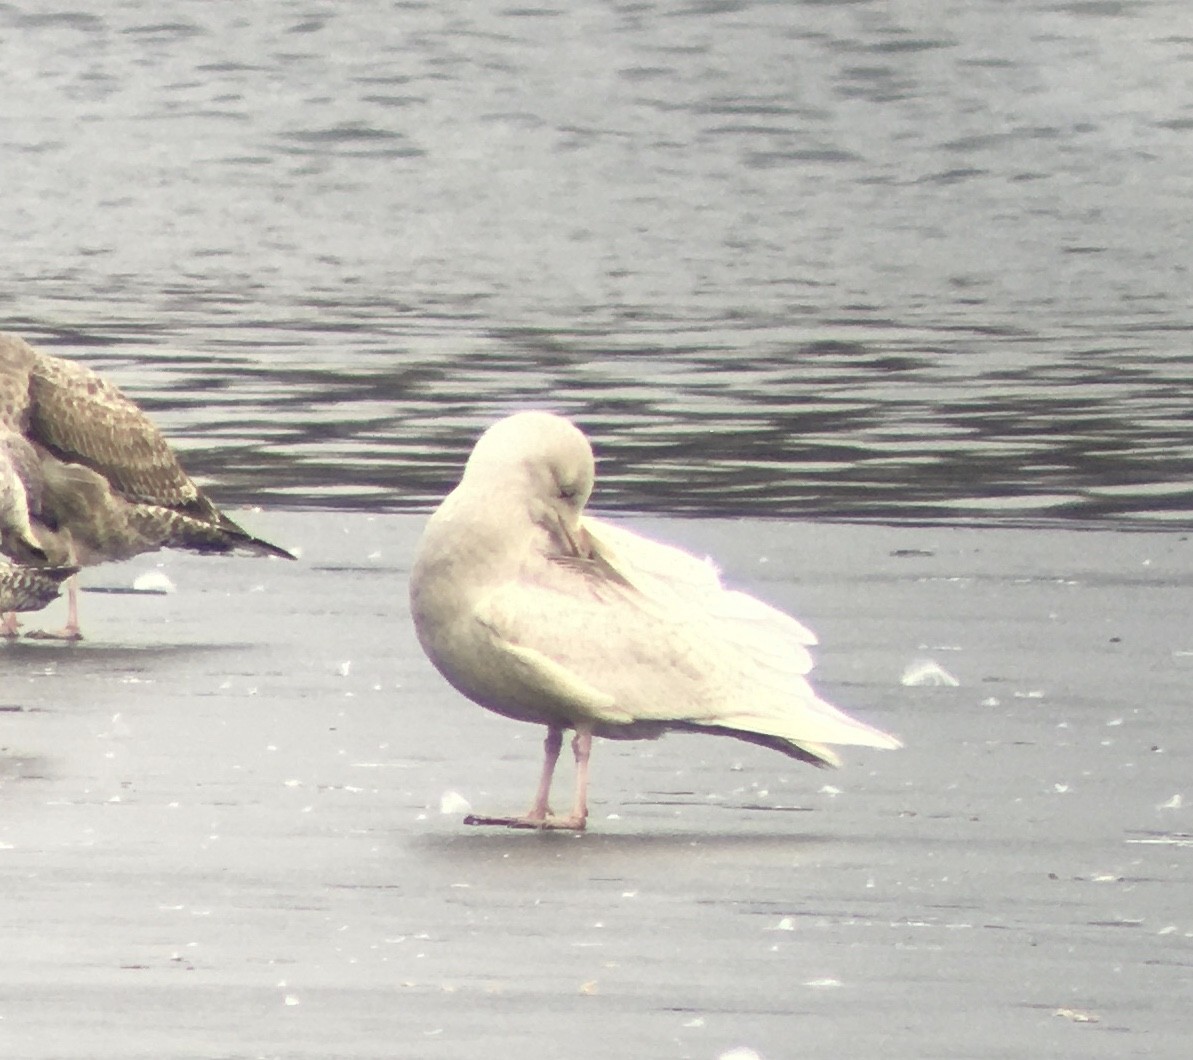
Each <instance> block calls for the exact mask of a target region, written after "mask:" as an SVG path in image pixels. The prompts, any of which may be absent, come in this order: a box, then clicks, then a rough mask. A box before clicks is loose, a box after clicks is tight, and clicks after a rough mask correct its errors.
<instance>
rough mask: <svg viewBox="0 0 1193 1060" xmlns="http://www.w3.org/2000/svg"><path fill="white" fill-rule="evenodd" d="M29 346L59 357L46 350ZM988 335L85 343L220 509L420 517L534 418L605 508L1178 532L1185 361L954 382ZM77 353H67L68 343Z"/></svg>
mask: <svg viewBox="0 0 1193 1060" xmlns="http://www.w3.org/2000/svg"><path fill="white" fill-rule="evenodd" d="M43 341H44V342H45V344H46V345H47V347H48V348H54V341H53V337H52V336H46V337H45V338H44V339H43ZM990 341H993V340H991V339H990V338H989V337H987V336H969V337H965V338H964V339H962V338H958V337H956V336H953V337H951V338H949V339H947V340H942V339H941V338H940V337H937V338H936V339H935V340H931V341H930V340H928V338H927V337H924V338H921V339H920V340H919V341H915V340H913V339H905V338H899V339H897V338H887V339H885V340H876V341H874V342H873V343H866V342H848V341H841V340H834V341H823V342H810V343H806V344H803V345H797V346H792V347H790V348H782V347H776V348H773V349H769V350H766V351H761V350H760V351H751V352H750V353H749V354H746V353H744V352H742V351H732V350H725V349H699V348H686V349H676V348H666V349H649V348H634V349H630V348H628V347H622V348H618V346H617V344H616V339H614V338H613V337H610V336H593V335H567V336H564V335H559V334H545V333H539V332H532V331H525V330H523V331H507V332H503V333H490V334H488V335H486V336H483V337H482V336H476V335H474V336H472V337H471V339H470V342H469V344H470V345H471V346H473V347H474V350H473V352H471V353H468V354H454V353H444V352H442V351H441V350H439V349H433V350H431V351H429V352H414V351H413V350H410V349H406V350H403V349H402V348H400V347H397V348H386V349H362V348H361V347H360V345H359V344H358V343H356V342H355V341H354V340H353V339H352V338H351V337H347V338H345V337H337V338H336V339H335V340H334V341H333V343H332V349H331V351H330V357H331V359H332V360H333V362H334V360H335V359H337V358H341V359H342V360H343V361H345V362H347V361H350V362H351V367H350V368H349V367H344V365H343V364H339V365H337V364H335V363H331V364H327V365H326V366H320V364H319V363H318V361H317V360H316V359H315V358H314V357H313V356H312V354H311V352H310V351H309V350H303V349H301V348H295V349H285V348H280V349H277V350H275V351H272V352H271V353H269V354H268V355H265V356H263V358H262V359H261V360H250V359H249V358H247V357H244V356H242V355H240V354H236V355H228V354H225V353H218V354H215V355H199V354H185V355H183V354H178V353H171V352H168V351H166V352H162V351H154V350H152V349H142V350H138V349H137V348H135V347H132V346H130V345H128V344H121V345H120V346H119V348H118V350H117V351H112V350H107V351H105V350H103V349H102V348H97V347H96V346H95V345H94V344H91V345H87V346H86V350H87V360H88V361H89V362H90V363H92V364H94V365H95V366H97V367H98V368H100V370H102V371H105V372H107V373H108V374H109V375H110V376H112V377H113V378H116V379H119V380H120V381H121V382H122V383H123V384H124V385H125V386H126V388H127V389H129V390H130V392H132V393H133V394H134V395H135V396H136V397H137V399H138V400H140V401H141V402H142V403H143V404H144V405H145V407H146V408H147V409H148V410H149V411H150V412H151V413H152V415H154V417H155V418H156V419H158V420H159V421H160V422H162V423H163V424H164V425H165V426H166V428H167V430H168V431H169V433H170V434H171V436H172V437H173V438H174V439H175V440H176V441H177V443H178V444H179V446H180V448H181V449H182V450H183V451H184V452H185V459H186V463H187V464H188V466H189V467H190V468H191V469H192V471H193V472H195V473H197V474H199V475H200V476H202V477H204V478H206V479H209V480H210V481H211V482H212V483H213V487H214V488H215V490H216V491H217V493H218V495H219V496H220V498H221V500H222V501H224V502H225V503H229V504H252V503H256V504H262V505H265V506H269V507H337V506H342V507H350V508H374V509H401V508H411V507H424V506H427V505H429V504H432V503H435V502H436V501H437V500H438V499H439V498H441V497H442V496H443V494H444V493H445V492H446V490H447V489H449V488H450V487H451V485H452V484H453V483H454V482H455V480H456V479H457V478H458V475H459V472H460V469H461V466H462V464H463V461H464V459H465V458H466V456H467V453H468V450H469V449H470V447H471V445H472V443H473V441H474V440H475V437H476V434H477V432H478V431H479V430H480V429H482V428H483V427H484V426H485V425H486V424H487V423H489V422H491V421H492V420H493V419H494V418H495V417H497V416H498V415H500V414H502V413H503V412H504V411H506V410H509V409H512V408H517V407H523V406H526V405H549V406H550V407H553V408H557V409H560V410H562V411H565V412H568V413H570V414H573V415H574V416H575V417H576V418H577V420H578V421H579V422H580V423H581V424H582V425H583V426H584V427H585V429H586V430H587V431H588V432H589V434H590V435H591V436H592V437H593V438H594V440H595V442H596V447H597V451H598V457H599V461H600V481H599V484H598V493H597V504H598V506H599V507H603V508H610V509H627V510H637V511H655V512H675V513H691V514H721V515H745V514H756V515H770V516H803V517H825V518H846V519H881V520H958V519H1005V520H1016V521H1024V520H1027V521H1034V520H1038V519H1042V518H1053V517H1076V518H1079V519H1085V520H1090V519H1102V518H1106V517H1123V516H1131V517H1136V518H1139V517H1147V518H1149V519H1167V520H1174V519H1175V520H1185V519H1187V518H1188V515H1189V511H1190V509H1191V508H1193V489H1191V488H1190V485H1189V469H1190V463H1191V458H1193V439H1191V436H1190V429H1189V415H1190V414H1189V411H1188V404H1187V397H1188V381H1187V376H1188V371H1189V369H1188V365H1187V364H1186V363H1185V362H1184V361H1183V360H1176V361H1174V362H1173V363H1167V362H1165V361H1163V360H1159V359H1157V358H1151V359H1150V360H1149V361H1146V362H1145V361H1142V360H1141V361H1139V362H1137V363H1134V364H1124V363H1123V362H1124V358H1123V356H1122V353H1121V351H1118V350H1116V351H1113V353H1107V354H1103V353H1101V352H1100V351H1098V350H1088V351H1083V353H1082V354H1081V355H1074V356H1070V357H1066V358H1064V359H1057V358H1056V357H1055V354H1054V353H1048V352H1047V351H1044V354H1043V355H1042V356H1038V357H1037V356H1036V350H1037V349H1038V348H1039V347H1041V346H1042V345H1044V344H1043V343H1042V341H1041V340H1036V341H1035V342H1032V341H1030V340H1029V339H1028V338H1027V337H1025V336H1021V335H1014V334H1007V335H1001V336H997V339H996V341H997V343H998V344H999V346H1000V347H1001V348H1004V349H1005V348H1008V347H1010V348H1013V349H1014V351H1015V354H1014V356H1015V358H1016V359H1018V360H1019V361H1020V364H1019V366H1018V367H1016V366H1014V365H1010V364H1001V365H996V366H992V367H990V368H989V369H988V370H986V371H980V372H974V371H972V370H970V371H964V370H961V371H959V370H958V364H957V362H958V360H959V359H961V358H963V357H964V355H965V353H966V348H967V346H972V347H980V346H981V345H982V344H984V343H988V342H990ZM343 344H347V345H350V346H351V349H352V352H351V354H350V355H348V354H347V353H344V352H343ZM69 345H70V352H72V353H74V352H79V346H78V340H77V339H72V340H71V342H70V344H69ZM1033 346H1034V347H1036V349H1033ZM337 349H339V350H340V352H339V353H337V352H336V350H337ZM62 352H66V351H62ZM328 352H329V351H327V350H326V349H325V350H323V353H324V354H327V353H328ZM139 357H143V358H144V359H143V360H138V359H137V358H139Z"/></svg>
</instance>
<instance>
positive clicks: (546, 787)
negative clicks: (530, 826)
mask: <svg viewBox="0 0 1193 1060" xmlns="http://www.w3.org/2000/svg"><path fill="white" fill-rule="evenodd" d="M562 747H563V730H562V729H560V728H557V727H556V726H554V725H548V726H547V738H546V739H545V740H543V772H542V774H541V775H540V776H539V787H538V793H537V794H536V795H535V797H534V805H533V806H531V807H530V813H528V814H527V815H526V816H527V817H528V818H529V819H530V820H532V821H545V820H546V819H547V817H548V816H549V815H550V813H551V805H550V803H551V778H552V777H553V776H555V763H556V762H558V761H559V751H560V748H562Z"/></svg>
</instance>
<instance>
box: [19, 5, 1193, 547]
mask: <svg viewBox="0 0 1193 1060" xmlns="http://www.w3.org/2000/svg"><path fill="white" fill-rule="evenodd" d="M95 7H96V9H97V10H96V11H94V12H92V13H80V12H75V11H68V10H63V11H60V12H56V13H55V12H53V10H52V9H50V8H46V7H42V8H40V9H39V10H41V12H42V13H40V14H36V15H30V14H28V13H27V12H22V11H20V10H18V9H16V8H15V7H12V6H6V7H0V63H2V64H3V68H4V70H5V75H6V90H5V93H4V94H3V98H2V99H0V174H2V181H3V184H2V186H3V189H4V194H3V195H2V196H0V222H2V224H3V228H2V230H3V231H4V232H5V233H6V234H7V235H8V238H7V239H5V240H3V241H0V325H2V326H3V327H5V328H7V329H9V330H15V331H19V332H21V333H23V334H25V335H26V336H27V337H29V338H30V339H31V340H33V341H36V342H40V343H42V344H43V345H45V346H46V347H48V348H52V349H54V350H55V351H56V352H60V353H64V354H68V355H72V356H80V357H83V358H85V359H86V360H87V361H88V362H89V363H92V364H94V365H95V366H97V367H99V368H100V369H101V370H103V371H105V372H107V373H108V374H109V375H110V376H111V377H112V378H114V379H115V380H117V381H118V382H119V383H120V384H121V385H123V386H124V387H125V389H126V390H128V391H129V392H130V393H131V394H133V395H134V396H135V397H136V398H137V399H138V400H140V401H142V402H143V403H144V404H145V405H146V406H147V407H148V408H149V409H150V410H151V411H152V412H153V414H154V415H155V417H156V418H158V419H159V420H160V421H161V422H162V424H163V425H164V426H165V427H166V429H167V431H168V432H169V433H170V434H171V436H172V437H173V438H174V439H176V440H177V442H178V445H179V447H180V448H181V449H183V450H184V451H185V454H186V460H187V463H188V466H189V467H190V468H191V469H192V470H193V471H195V472H197V473H199V474H200V475H202V476H203V477H204V478H206V479H209V480H210V481H211V484H212V488H213V491H214V492H215V493H216V495H217V497H218V498H219V499H220V500H221V501H223V502H225V503H229V504H233V503H247V502H250V501H252V502H258V503H262V504H266V505H283V506H290V507H301V506H320V507H323V506H334V505H343V506H352V507H366V508H375V507H386V508H393V507H411V506H421V505H425V504H428V503H430V502H431V501H432V500H434V499H436V498H437V497H439V496H440V495H441V494H442V493H443V492H444V490H445V489H446V488H448V486H449V485H450V483H451V482H452V481H453V480H454V478H455V477H456V475H457V473H458V470H459V466H460V463H461V461H462V460H463V457H464V455H465V454H466V452H467V449H468V447H469V446H470V445H471V442H472V440H473V438H474V437H475V435H476V433H477V432H478V430H479V429H480V428H481V427H483V426H484V425H485V424H486V423H487V422H489V421H490V420H491V419H492V418H493V417H494V416H495V415H498V414H499V413H501V412H502V411H504V410H507V409H510V408H513V407H519V406H525V405H528V404H533V405H540V406H551V407H555V408H558V409H561V410H563V411H567V412H569V413H572V414H574V415H575V416H576V417H577V418H578V420H579V421H580V422H581V423H582V424H583V425H584V426H585V427H586V428H587V429H588V430H589V432H590V433H591V434H592V436H593V437H594V439H595V441H596V443H597V446H598V451H599V455H600V457H601V472H602V482H601V484H600V485H599V486H598V490H599V492H598V502H599V503H600V505H601V506H603V507H607V508H608V507H616V508H634V509H642V510H653V511H676V512H701V513H721V514H732V513H742V514H745V513H753V514H768V515H801V516H813V515H815V516H833V517H847V518H875V519H943V520H958V519H974V518H977V519H994V520H1029V521H1035V520H1040V519H1052V518H1058V517H1070V518H1076V519H1079V520H1095V519H1101V518H1105V517H1113V518H1116V519H1131V520H1134V519H1144V520H1149V521H1156V520H1164V521H1168V522H1172V523H1178V524H1180V525H1187V524H1189V523H1193V475H1191V472H1193V401H1191V397H1193V358H1191V356H1190V335H1191V331H1193V314H1191V312H1190V278H1189V267H1190V264H1191V255H1193V251H1191V249H1190V248H1191V247H1193V210H1190V203H1191V202H1193V157H1191V155H1193V28H1191V29H1186V28H1183V27H1186V26H1188V25H1189V23H1188V11H1187V8H1186V6H1185V4H1184V0H1156V2H1147V0H1131V2H1126V0H1124V2H1121V3H1120V2H1114V0H1088V2H1073V3H1056V2H1043V0H1021V2H1016V3H1006V2H1005V0H970V2H964V0H954V2H952V3H949V2H942V3H936V4H928V3H917V2H912V0H906V2H903V3H900V2H892V0H856V2H840V3H829V2H825V0H813V2H803V3H799V2H790V3H781V2H747V0H739V2H732V0H723V2H716V0H707V2H693V3H686V2H679V0H660V2H654V3H651V2H637V3H629V2H626V3H601V2H597V0H569V2H567V3H550V4H538V5H535V6H526V7H505V8H496V7H494V6H492V5H489V4H481V3H459V4H454V5H439V4H430V3H415V2H411V3H379V2H366V0H362V2H359V3H354V4H343V5H333V4H330V3H323V4H319V3H299V4H291V3H286V4H283V3H280V2H277V0H264V2H260V3H255V4H251V5H248V4H246V5H236V6H233V5H228V4H204V5H198V4H183V3H181V2H177V0H174V2H171V0H165V2H156V3H153V4H150V3H147V2H139V0H126V2H123V3H116V2H113V3H111V4H107V5H95Z"/></svg>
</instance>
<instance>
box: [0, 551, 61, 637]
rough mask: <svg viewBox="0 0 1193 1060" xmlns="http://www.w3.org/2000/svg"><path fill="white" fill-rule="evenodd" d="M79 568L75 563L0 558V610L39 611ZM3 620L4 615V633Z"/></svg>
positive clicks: (0, 625) (2, 630) (6, 612)
mask: <svg viewBox="0 0 1193 1060" xmlns="http://www.w3.org/2000/svg"><path fill="white" fill-rule="evenodd" d="M78 570H79V568H78V567H22V566H18V565H17V564H15V563H5V562H3V561H0V613H3V614H4V615H10V614H12V613H13V612H16V611H40V610H41V609H42V608H43V607H45V606H46V604H48V603H50V601H51V600H54V599H55V598H56V597H57V596H58V591H59V590H60V589H61V588H62V583H63V582H64V581H66V579H67V578H69V577H70V576H71V575H72V574H76V573H77V572H78ZM6 622H7V619H5V620H4V622H0V634H4V633H6V631H7V630H6V625H5V623H6ZM14 632H15V631H14Z"/></svg>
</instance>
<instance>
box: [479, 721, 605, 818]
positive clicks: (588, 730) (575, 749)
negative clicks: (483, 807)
mask: <svg viewBox="0 0 1193 1060" xmlns="http://www.w3.org/2000/svg"><path fill="white" fill-rule="evenodd" d="M562 747H563V730H562V729H560V728H558V727H557V726H555V725H550V726H548V727H547V738H546V739H545V740H544V741H543V771H542V773H541V774H540V776H539V786H538V793H537V794H536V795H535V799H534V805H533V806H532V807H531V808H530V812H529V813H527V814H525V815H524V816H522V817H482V816H480V815H478V814H472V813H470V814H469V815H468V816H467V817H465V818H464V823H465V824H480V825H502V826H503V827H505V828H543V829H558V830H559V831H569V832H582V831H584V824H585V822H586V821H587V819H588V756H589V753H590V752H591V750H592V727H591V726H588V725H578V726H577V727H576V735H575V738H574V739H573V740H572V753H573V754H574V755H575V756H576V801H575V804H574V805H573V807H572V812H571V815H570V816H568V817H552V816H551V807H550V806H549V805H548V803H549V801H550V798H551V778H552V777H553V776H554V775H555V763H556V762H558V761H559V752H560V749H561V748H562Z"/></svg>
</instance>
